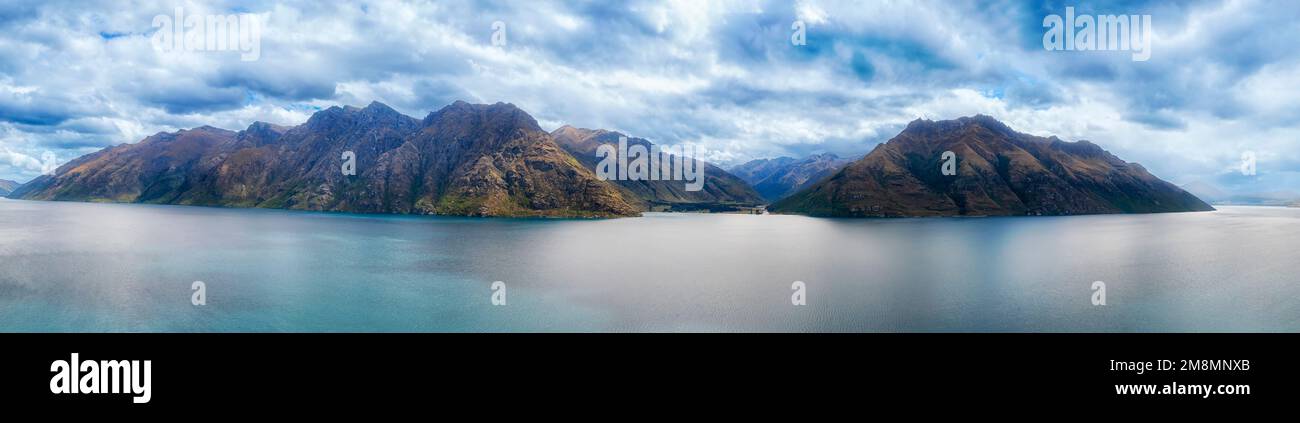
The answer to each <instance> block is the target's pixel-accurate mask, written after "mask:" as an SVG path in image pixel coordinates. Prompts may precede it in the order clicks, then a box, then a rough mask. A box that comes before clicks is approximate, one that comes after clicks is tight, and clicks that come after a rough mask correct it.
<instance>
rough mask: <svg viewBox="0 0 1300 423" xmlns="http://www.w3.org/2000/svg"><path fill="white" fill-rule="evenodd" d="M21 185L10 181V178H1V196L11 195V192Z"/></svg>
mask: <svg viewBox="0 0 1300 423" xmlns="http://www.w3.org/2000/svg"><path fill="white" fill-rule="evenodd" d="M19 186H22V184H20V183H17V182H14V181H10V180H8V179H0V197H4V196H7V195H9V193H11V192H14V190H15V189H18V187H19Z"/></svg>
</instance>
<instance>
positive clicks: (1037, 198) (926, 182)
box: [768, 115, 1213, 217]
mask: <svg viewBox="0 0 1300 423" xmlns="http://www.w3.org/2000/svg"><path fill="white" fill-rule="evenodd" d="M945 151H951V152H953V153H954V156H955V159H956V164H955V170H956V175H954V176H946V175H944V174H943V173H942V168H941V166H942V165H943V164H944V163H945V159H944V158H943V153H944V152H945ZM768 209H769V210H771V211H773V212H776V213H798V214H809V215H817V216H854V217H857V216H881V217H891V216H962V215H969V216H996V215H1069V214H1095V213H1153V212H1180V211H1207V210H1213V208H1212V207H1210V205H1208V204H1206V203H1205V202H1203V201H1201V200H1200V199H1198V198H1196V197H1195V196H1193V195H1192V194H1189V193H1187V192H1186V191H1183V190H1182V189H1180V188H1178V187H1177V186H1174V185H1173V184H1170V183H1168V182H1165V181H1163V180H1160V179H1159V178H1156V177H1155V176H1152V175H1151V174H1150V173H1148V172H1147V171H1146V169H1144V168H1143V167H1142V166H1141V165H1139V164H1136V163H1128V162H1125V161H1123V160H1120V159H1119V158H1118V157H1115V156H1114V155H1112V154H1110V153H1108V152H1106V151H1105V150H1103V149H1102V148H1101V147H1098V146H1097V145H1096V144H1093V143H1090V142H1088V141H1078V142H1065V141H1061V140H1060V139H1057V138H1056V137H1051V138H1042V137H1036V136H1031V135H1027V134H1022V133H1019V132H1015V131H1013V130H1011V128H1008V127H1007V126H1006V125H1004V124H1003V123H1002V122H999V121H997V120H996V119H993V118H991V117H988V116H982V115H981V116H975V117H964V118H960V119H956V120H946V121H939V122H933V121H929V120H917V121H914V122H912V123H910V124H908V125H907V128H906V129H904V130H903V132H902V133H900V134H898V135H897V136H895V137H894V138H893V139H891V140H889V141H888V142H886V143H884V144H881V145H878V146H876V148H875V149H874V150H872V151H871V153H869V154H867V156H866V157H864V158H862V159H861V160H858V161H856V162H853V163H852V164H850V165H848V166H846V167H844V168H843V169H841V170H840V171H838V172H836V173H835V174H834V175H832V176H831V177H829V178H827V179H824V180H821V181H820V182H817V183H816V184H814V185H813V186H810V187H808V188H806V189H804V190H802V191H799V192H798V193H795V194H794V195H792V196H790V197H787V198H786V199H784V200H781V201H779V202H777V203H775V204H773V205H772V206H770V207H769V208H768Z"/></svg>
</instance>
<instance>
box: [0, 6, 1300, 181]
mask: <svg viewBox="0 0 1300 423" xmlns="http://www.w3.org/2000/svg"><path fill="white" fill-rule="evenodd" d="M1120 16H1127V17H1134V16H1136V17H1138V19H1133V21H1132V22H1129V21H1125V23H1126V24H1131V25H1127V26H1128V29H1129V30H1130V33H1129V34H1127V35H1128V36H1123V35H1125V34H1121V33H1118V32H1117V33H1116V34H1115V35H1114V36H1111V35H1110V34H1109V33H1108V32H1107V31H1103V30H1101V29H1105V28H1103V27H1101V25H1103V24H1108V23H1115V21H1114V20H1113V19H1110V18H1115V17H1120ZM1054 17H1055V18H1054ZM1067 18H1068V19H1067ZM1147 19H1149V24H1148V20H1147ZM187 20H189V21H190V22H199V23H203V24H205V25H201V27H203V28H204V31H201V32H206V31H207V28H208V27H209V26H211V27H212V28H214V29H213V31H212V32H211V33H199V32H196V31H195V30H194V29H193V28H194V27H193V26H187V25H185V22H186V21H187ZM1085 20H1086V21H1090V22H1091V24H1089V26H1088V29H1083V27H1084V24H1083V22H1084V21H1085ZM178 23H179V24H178ZM209 23H213V24H214V25H206V24H209ZM1067 23H1068V24H1071V25H1073V26H1072V27H1071V28H1075V29H1077V30H1074V31H1067V30H1066V29H1068V28H1066V27H1065V25H1066V24H1067ZM221 24H224V25H221ZM218 28H225V32H224V33H221V32H218ZM1103 35H1106V36H1107V40H1102V39H1100V38H1101V37H1102V36H1103ZM1294 39H1300V5H1297V4H1295V3H1293V2H1286V1H1263V0H1243V1H1226V0H1225V1H1217V0H1209V1H1192V2H1181V3H1177V4H1164V3H1158V2H1143V1H1138V2H1118V1H1108V2H1088V3H1087V4H1075V3H1070V2H1059V1H1046V2H943V1H917V2H862V3H857V2H843V3H841V2H820V1H798V2H786V1H772V2H684V3H670V2H631V3H627V4H618V5H613V4H603V3H580V2H526V3H521V2H499V3H498V2H461V1H445V2H444V1H439V2H427V3H425V2H420V3H415V2H401V1H367V2H328V3H321V2H311V1H284V2H244V1H212V2H192V3H175V2H165V1H137V2H131V3H129V4H125V5H123V4H110V3H104V2H89V1H87V2H79V1H51V2H7V3H6V4H5V5H4V7H3V13H0V48H3V50H4V51H5V54H4V55H3V56H4V57H3V58H0V179H6V180H12V181H15V182H17V183H25V182H28V181H31V180H32V179H35V178H36V177H37V176H38V175H41V174H43V173H50V172H52V171H53V170H54V169H57V168H58V167H59V166H61V165H63V164H66V163H68V162H70V161H72V160H74V159H76V158H78V157H81V156H83V155H86V154H89V153H94V152H97V151H99V150H101V149H104V148H106V147H110V146H115V145H118V144H123V143H136V142H139V141H141V140H143V139H145V138H147V137H149V136H152V135H154V134H157V133H160V132H167V133H172V132H175V131H178V130H182V129H186V130H190V129H194V128H199V127H202V126H205V125H207V126H211V127H213V128H220V129H223V130H230V131H240V130H243V129H245V128H249V126H250V125H252V124H253V123H254V122H256V121H262V122H266V123H268V124H272V125H278V126H284V127H294V126H298V125H301V124H303V123H305V122H307V120H308V118H309V117H310V116H311V115H313V114H315V113H317V112H319V111H322V110H328V109H329V108H331V107H335V106H339V107H342V106H346V105H356V106H364V105H367V104H370V103H372V102H375V101H378V102H381V103H383V104H387V105H389V106H391V107H392V108H393V109H394V110H395V111H397V112H399V113H401V114H404V115H407V116H414V117H417V118H418V117H422V116H426V115H428V114H429V113H430V112H433V111H436V110H439V109H441V108H442V107H444V106H446V105H448V104H452V103H454V102H455V101H457V100H463V101H466V102H468V103H471V104H495V103H498V102H504V103H510V104H514V105H516V106H518V107H519V108H520V109H522V110H526V111H527V112H528V113H529V114H530V115H531V116H532V117H534V118H535V119H536V121H537V124H538V126H539V128H540V129H541V130H542V131H544V132H548V133H549V132H553V131H556V130H557V129H559V128H561V127H563V126H565V125H571V126H572V127H575V128H600V129H605V130H609V131H613V132H619V133H623V134H630V135H633V136H635V137H638V138H642V139H645V140H648V141H649V142H653V143H655V144H661V145H681V144H692V145H697V146H699V147H701V151H702V152H701V153H700V154H701V156H702V158H703V159H705V160H707V161H708V162H709V163H711V164H713V165H716V166H717V167H718V168H719V169H732V168H733V167H735V166H738V165H741V164H744V163H746V162H749V161H751V160H758V159H773V158H778V157H790V158H795V159H805V158H808V157H810V156H813V155H817V154H824V153H830V154H835V155H837V156H839V157H843V158H845V159H846V160H857V159H860V158H862V157H863V156H865V155H866V154H867V153H868V152H870V151H872V150H873V149H874V148H875V147H876V146H877V145H878V144H881V143H882V142H884V141H887V140H889V139H890V138H892V137H894V136H895V135H897V134H899V133H900V132H901V131H902V130H903V129H904V128H905V127H906V125H907V124H908V122H911V121H913V120H916V119H918V118H919V119H930V120H936V121H938V120H947V119H955V118H958V117H962V116H974V115H978V114H983V115H988V116H992V117H994V118H996V119H998V120H1000V121H1002V122H1004V123H1006V124H1007V125H1008V126H1010V127H1012V128H1015V129H1016V130H1017V131H1020V132H1024V133H1026V134H1030V135H1034V136H1042V137H1047V136H1053V135H1054V136H1057V137H1060V138H1061V139H1063V140H1066V141H1078V140H1090V141H1093V142H1095V143H1097V144H1098V145H1101V146H1102V147H1103V148H1105V149H1106V150H1107V151H1109V152H1110V153H1113V154H1114V155H1116V156H1118V157H1121V158H1123V159H1124V160H1126V161H1129V162H1135V163H1141V164H1142V166H1144V167H1145V168H1146V170H1148V171H1149V172H1150V173H1151V174H1152V175H1154V176H1156V177H1159V178H1161V179H1163V180H1165V181H1168V182H1170V183H1172V184H1175V185H1177V186H1180V187H1184V188H1186V189H1187V190H1189V191H1191V192H1192V193H1194V194H1196V195H1198V196H1201V197H1203V198H1206V199H1209V200H1211V201H1217V200H1218V199H1223V200H1222V201H1227V202H1238V203H1240V202H1251V201H1253V200H1251V199H1260V198H1263V199H1268V201H1269V202H1272V203H1279V204H1284V203H1287V202H1290V201H1293V200H1294V199H1295V198H1297V197H1300V194H1296V191H1300V189H1297V188H1296V187H1300V153H1297V150H1298V149H1296V148H1295V147H1296V145H1297V142H1298V141H1297V140H1300V97H1298V96H1295V95H1294V91H1295V90H1294V87H1295V86H1296V84H1297V82H1300V52H1298V51H1297V50H1296V49H1294V48H1289V47H1286V46H1287V45H1289V44H1285V43H1281V42H1280V41H1279V40H1294ZM1110 41H1114V45H1113V46H1112V45H1111V43H1110ZM1123 41H1127V42H1128V43H1127V44H1126V43H1124V42H1123ZM1139 46H1140V47H1141V48H1140V49H1139V48H1138V47H1139ZM737 195H739V196H741V197H745V196H749V193H740V194H737Z"/></svg>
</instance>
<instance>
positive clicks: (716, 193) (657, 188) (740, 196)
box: [551, 125, 764, 211]
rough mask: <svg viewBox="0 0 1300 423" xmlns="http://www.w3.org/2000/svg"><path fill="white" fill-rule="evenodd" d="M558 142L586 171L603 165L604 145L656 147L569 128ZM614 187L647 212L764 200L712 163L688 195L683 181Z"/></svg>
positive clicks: (618, 183)
mask: <svg viewBox="0 0 1300 423" xmlns="http://www.w3.org/2000/svg"><path fill="white" fill-rule="evenodd" d="M551 136H552V137H554V138H555V141H556V142H557V143H559V144H560V147H563V148H564V150H565V151H568V152H569V154H572V155H573V157H575V158H576V159H577V160H578V162H579V163H581V164H582V165H583V167H585V168H587V169H595V168H596V165H597V163H598V162H599V158H598V156H596V149H597V147H599V146H600V145H602V144H610V145H617V144H618V142H619V137H624V138H627V145H629V146H631V145H641V146H644V147H646V150H647V151H649V150H650V147H651V146H652V145H654V144H653V143H651V142H650V141H647V140H645V139H644V138H631V137H626V136H625V135H623V134H621V133H618V132H613V131H607V130H604V129H584V128H575V127H573V126H569V125H565V126H562V127H560V128H559V129H556V130H555V131H552V132H551ZM613 182H614V184H615V185H616V186H617V187H618V188H619V190H621V191H622V192H623V193H624V198H627V199H630V201H632V202H633V203H634V204H635V205H637V206H638V207H639V208H641V209H646V210H685V211H689V210H699V209H718V208H724V209H725V208H726V206H728V205H732V206H741V207H747V206H757V205H759V204H762V203H764V201H763V197H762V196H761V195H759V193H758V192H755V191H754V188H751V187H750V186H749V184H746V183H745V181H743V180H741V179H740V178H737V177H736V176H734V175H732V174H730V173H728V172H726V171H724V170H722V168H719V167H717V166H714V165H713V164H710V163H705V164H704V186H703V189H701V190H699V191H688V190H686V187H685V186H684V184H683V183H682V182H681V181H672V180H660V181H648V180H621V179H620V180H614V181H613Z"/></svg>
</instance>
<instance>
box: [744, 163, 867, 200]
mask: <svg viewBox="0 0 1300 423" xmlns="http://www.w3.org/2000/svg"><path fill="white" fill-rule="evenodd" d="M847 164H849V161H848V160H844V159H841V158H839V156H836V155H834V154H830V153H825V154H816V155H812V156H808V157H807V158H804V159H802V160H801V159H795V158H791V157H778V158H775V159H759V160H752V161H749V162H748V163H745V164H742V165H740V166H736V167H734V168H732V169H731V173H733V174H735V175H736V176H738V177H740V178H741V179H743V180H744V181H745V182H748V183H749V184H750V185H752V186H753V187H754V190H755V191H758V193H759V194H760V195H762V196H763V198H765V199H767V200H768V201H777V200H780V199H782V198H785V197H787V196H789V195H790V194H794V193H795V192H798V191H800V190H802V189H804V188H807V187H809V186H812V184H815V183H817V182H818V181H820V180H822V179H823V178H825V177H827V176H830V175H831V174H834V173H835V172H836V171H838V170H840V168H842V167H844V166H845V165H847Z"/></svg>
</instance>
